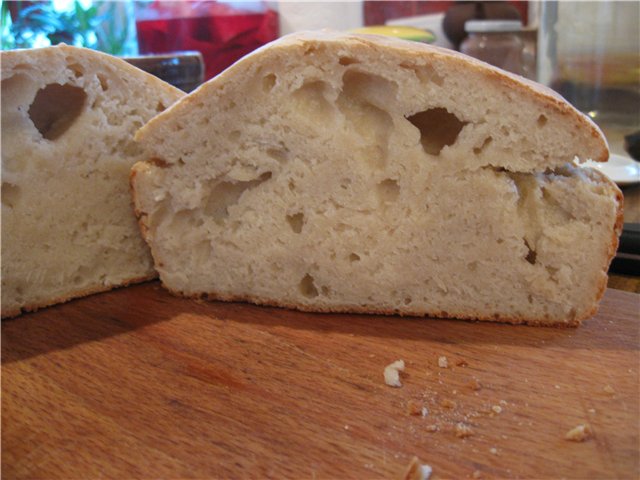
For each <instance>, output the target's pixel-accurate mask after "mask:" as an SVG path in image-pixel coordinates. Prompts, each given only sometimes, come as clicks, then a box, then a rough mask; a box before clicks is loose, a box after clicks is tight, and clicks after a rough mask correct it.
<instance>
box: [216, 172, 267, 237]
mask: <svg viewBox="0 0 640 480" xmlns="http://www.w3.org/2000/svg"><path fill="white" fill-rule="evenodd" d="M270 178H271V172H265V173H263V174H262V175H260V177H259V178H257V179H255V180H250V181H245V182H220V183H218V184H217V185H215V186H214V187H213V188H211V190H210V192H209V196H208V199H207V201H206V202H205V205H204V214H205V215H206V216H207V217H210V218H212V219H213V221H214V222H216V223H217V224H218V225H221V224H222V223H223V222H224V221H225V220H226V219H227V217H228V216H229V208H230V207H231V206H232V205H235V204H236V203H238V201H240V197H241V196H242V195H243V194H244V193H245V192H246V191H247V190H250V189H253V188H255V187H257V186H258V185H260V184H261V183H263V182H266V181H267V180H269V179H270Z"/></svg>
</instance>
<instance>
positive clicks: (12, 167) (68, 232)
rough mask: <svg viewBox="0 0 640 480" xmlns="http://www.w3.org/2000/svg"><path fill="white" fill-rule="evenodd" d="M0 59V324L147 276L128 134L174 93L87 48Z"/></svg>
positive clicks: (134, 147)
mask: <svg viewBox="0 0 640 480" xmlns="http://www.w3.org/2000/svg"><path fill="white" fill-rule="evenodd" d="M1 55H2V56H1V57H0V61H1V63H2V74H1V78H2V84H1V85H2V317H8V316H13V315H17V314H19V313H20V312H21V311H23V310H24V311H27V310H34V309H37V308H39V307H43V306H46V305H51V304H54V303H58V302H62V301H65V300H68V299H71V298H74V297H78V296H82V295H87V294H89V293H93V292H98V291H102V290H108V289H110V288H112V287H114V286H118V285H124V284H127V283H131V282H136V281H141V280H145V279H149V278H153V277H154V276H155V275H156V273H155V271H154V269H153V261H152V259H151V256H150V254H149V251H148V247H147V246H146V244H145V243H144V241H143V240H142V238H141V236H140V231H139V229H138V227H137V225H136V219H135V216H134V214H133V208H132V206H131V195H130V192H129V172H130V170H131V166H132V165H133V164H134V163H135V162H136V161H138V160H142V159H145V158H148V157H149V154H148V153H147V152H145V151H144V148H143V147H142V146H141V145H140V144H137V143H135V142H134V141H133V135H134V133H135V132H136V130H137V129H138V128H140V127H141V126H142V125H144V124H145V123H146V122H147V121H148V120H149V119H151V117H153V116H154V115H157V114H158V113H159V112H161V111H163V110H164V109H165V108H166V107H168V106H169V105H171V104H172V103H173V102H175V101H176V100H178V99H179V98H180V97H182V96H183V93H182V92H181V91H179V90H177V89H175V88H174V87H172V86H170V85H168V84H167V83H165V82H163V81H161V80H159V79H157V78H155V77H153V76H151V75H149V74H147V73H145V72H143V71H141V70H139V69H137V68H135V67H132V66H131V65H129V64H128V63H126V62H125V61H123V60H121V59H117V58H115V57H111V56H109V55H106V54H102V53H98V52H95V51H91V50H85V49H80V48H75V47H69V46H66V45H63V46H57V47H49V48H43V49H35V50H19V51H8V52H2V54H1Z"/></svg>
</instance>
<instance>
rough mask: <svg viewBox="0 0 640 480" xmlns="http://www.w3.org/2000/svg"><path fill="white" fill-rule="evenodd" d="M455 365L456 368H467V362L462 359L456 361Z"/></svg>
mask: <svg viewBox="0 0 640 480" xmlns="http://www.w3.org/2000/svg"><path fill="white" fill-rule="evenodd" d="M456 365H457V366H458V367H468V366H469V364H468V363H467V361H466V360H464V359H462V358H459V359H458V360H456Z"/></svg>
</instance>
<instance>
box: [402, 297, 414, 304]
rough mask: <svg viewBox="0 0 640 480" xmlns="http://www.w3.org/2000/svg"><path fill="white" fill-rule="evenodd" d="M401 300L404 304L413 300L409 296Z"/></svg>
mask: <svg viewBox="0 0 640 480" xmlns="http://www.w3.org/2000/svg"><path fill="white" fill-rule="evenodd" d="M403 302H404V304H405V305H409V304H410V303H411V302H413V299H412V298H411V297H405V298H404V300H403Z"/></svg>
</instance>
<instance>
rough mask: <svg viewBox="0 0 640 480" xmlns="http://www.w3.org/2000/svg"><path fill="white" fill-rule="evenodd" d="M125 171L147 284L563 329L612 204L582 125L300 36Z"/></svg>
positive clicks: (456, 74)
mask: <svg viewBox="0 0 640 480" xmlns="http://www.w3.org/2000/svg"><path fill="white" fill-rule="evenodd" d="M136 139H137V140H138V141H139V142H140V143H141V144H142V146H143V147H144V148H145V149H147V150H148V151H150V153H151V156H150V158H149V159H148V160H147V161H145V162H140V163H137V164H136V165H135V166H134V169H133V171H132V185H133V189H134V198H135V204H136V209H137V213H138V215H139V218H140V223H141V227H142V231H143V233H144V235H145V238H146V240H147V242H148V243H149V245H150V246H151V250H152V253H153V256H154V260H155V264H156V268H157V269H158V271H159V273H160V277H161V279H162V282H163V284H164V285H165V286H166V287H167V288H168V289H170V290H172V291H174V292H176V293H180V294H184V295H188V296H207V297H210V298H216V299H222V300H247V301H251V302H255V303H261V304H269V305H280V306H285V307H291V308H297V309H302V310H310V311H328V312H333V311H336V312H337V311H340V312H366V313H398V314H403V315H428V316H442V317H457V318H467V319H480V320H499V321H507V322H512V323H531V324H545V325H575V324H577V323H579V322H580V320H581V319H584V318H586V317H588V316H589V315H591V314H593V313H594V312H595V310H596V308H597V303H598V300H599V298H600V297H601V295H602V293H603V290H604V288H605V285H606V271H607V268H608V264H609V262H610V259H611V257H612V255H613V254H614V252H615V249H616V246H617V238H618V234H619V229H620V223H621V209H622V197H621V194H620V192H619V190H618V189H617V187H616V186H615V185H614V184H612V183H611V182H610V181H608V180H607V179H606V178H605V177H603V176H602V175H600V174H599V173H597V172H594V171H591V170H587V169H583V168H582V167H579V166H576V165H575V163H574V160H575V159H579V160H587V159H593V160H596V161H606V159H607V157H608V150H607V145H606V142H605V140H604V138H603V136H602V134H601V133H600V131H599V130H598V128H597V127H596V126H595V125H594V124H593V123H591V121H590V120H589V119H588V118H587V117H585V116H584V115H582V114H580V113H579V112H577V111H576V110H575V109H574V108H573V107H571V106H570V105H569V104H568V103H566V102H565V101H564V100H563V99H562V98H560V97H559V96H558V95H556V94H555V93H553V92H552V91H550V90H548V89H546V88H544V87H542V86H540V85H537V84H534V83H532V82H529V81H526V80H524V79H522V78H519V77H516V76H514V75H510V74H507V73H505V72H503V71H500V70H498V69H495V68H493V67H490V66H488V65H486V64H484V63H482V62H478V61H475V60H473V59H470V58H468V57H464V56H462V55H460V54H456V53H453V52H449V51H446V50H442V49H438V48H434V47H428V46H425V45H421V44H417V43H410V42H402V41H393V40H388V39H383V38H380V37H373V36H362V35H360V36H359V35H341V34H340V35H339V34H332V33H304V34H296V35H292V36H288V37H284V38H283V39H281V40H279V41H277V42H275V43H273V44H271V45H269V46H267V47H265V48H263V49H261V50H259V51H257V52H255V53H254V54H252V55H250V56H248V57H246V58H245V59H243V60H241V61H240V62H238V63H237V64H235V65H234V66H232V67H231V68H230V69H228V70H227V71H226V72H224V73H223V74H221V75H220V76H218V77H217V78H215V79H213V80H212V81H210V82H209V83H207V84H205V85H204V86H202V87H201V88H200V89H199V90H197V91H196V92H194V93H192V94H190V95H189V96H187V97H185V98H184V99H183V100H182V101H180V102H178V103H176V104H175V105H174V106H173V107H172V108H170V109H169V110H167V111H166V112H164V113H163V114H161V115H159V116H158V117H156V118H154V119H153V120H152V121H151V122H149V123H148V124H147V125H145V126H144V127H143V128H142V129H141V130H140V131H139V132H138V134H137V137H136Z"/></svg>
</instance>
